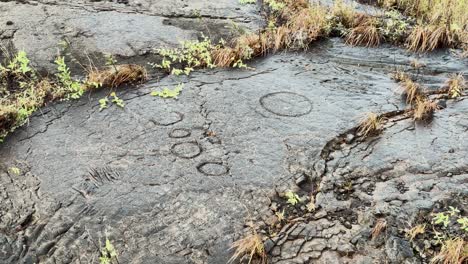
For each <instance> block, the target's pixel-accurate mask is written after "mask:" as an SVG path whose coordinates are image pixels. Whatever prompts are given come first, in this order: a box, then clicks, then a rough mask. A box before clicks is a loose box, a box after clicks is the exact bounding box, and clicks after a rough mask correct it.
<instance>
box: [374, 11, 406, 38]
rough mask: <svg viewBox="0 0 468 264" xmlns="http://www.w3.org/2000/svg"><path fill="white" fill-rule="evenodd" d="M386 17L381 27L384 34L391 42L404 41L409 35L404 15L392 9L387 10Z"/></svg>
mask: <svg viewBox="0 0 468 264" xmlns="http://www.w3.org/2000/svg"><path fill="white" fill-rule="evenodd" d="M385 17H386V18H385V19H384V20H383V23H382V25H381V28H380V30H381V31H382V33H383V35H384V36H385V37H386V38H387V39H388V40H390V41H391V42H401V41H403V40H404V38H405V37H406V36H407V31H408V27H409V24H408V23H407V22H406V21H405V19H404V17H403V15H402V14H401V13H400V12H398V11H396V10H392V11H388V12H386V13H385Z"/></svg>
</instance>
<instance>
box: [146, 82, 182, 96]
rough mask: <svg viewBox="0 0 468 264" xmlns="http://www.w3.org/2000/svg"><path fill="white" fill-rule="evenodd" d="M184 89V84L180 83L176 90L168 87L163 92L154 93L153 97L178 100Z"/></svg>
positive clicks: (152, 93)
mask: <svg viewBox="0 0 468 264" xmlns="http://www.w3.org/2000/svg"><path fill="white" fill-rule="evenodd" d="M183 88H184V84H183V83H179V84H178V85H177V86H176V87H174V89H172V90H171V89H169V88H167V87H164V88H163V90H162V91H153V92H151V95H152V96H159V97H162V98H177V96H179V94H180V92H181V91H182V89H183Z"/></svg>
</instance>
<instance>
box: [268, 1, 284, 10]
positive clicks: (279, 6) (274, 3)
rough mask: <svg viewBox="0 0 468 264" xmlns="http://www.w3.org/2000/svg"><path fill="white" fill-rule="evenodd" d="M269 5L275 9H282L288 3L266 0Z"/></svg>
mask: <svg viewBox="0 0 468 264" xmlns="http://www.w3.org/2000/svg"><path fill="white" fill-rule="evenodd" d="M265 2H266V3H267V4H268V6H269V7H270V8H271V10H273V11H277V12H278V11H281V10H282V9H283V8H285V7H286V4H285V3H281V2H278V1H276V0H266V1H265Z"/></svg>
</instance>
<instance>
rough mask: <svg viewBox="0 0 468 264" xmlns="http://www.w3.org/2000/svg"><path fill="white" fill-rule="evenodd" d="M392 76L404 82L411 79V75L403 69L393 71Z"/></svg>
mask: <svg viewBox="0 0 468 264" xmlns="http://www.w3.org/2000/svg"><path fill="white" fill-rule="evenodd" d="M391 78H392V79H393V80H395V81H397V82H403V81H406V80H408V79H410V77H409V75H408V74H406V73H405V72H403V71H401V70H397V71H396V72H394V73H392V76H391Z"/></svg>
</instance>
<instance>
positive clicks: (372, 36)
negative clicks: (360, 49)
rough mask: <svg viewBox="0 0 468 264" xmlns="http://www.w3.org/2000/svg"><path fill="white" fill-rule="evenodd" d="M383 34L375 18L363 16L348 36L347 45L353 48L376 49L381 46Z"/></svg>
mask: <svg viewBox="0 0 468 264" xmlns="http://www.w3.org/2000/svg"><path fill="white" fill-rule="evenodd" d="M381 39H382V34H381V33H380V30H379V28H378V21H377V20H376V19H375V18H372V17H367V16H362V17H361V18H360V19H358V21H357V22H355V23H354V28H352V29H351V31H350V32H349V33H348V34H347V36H346V43H347V44H349V45H352V46H366V47H375V46H378V45H380V41H381Z"/></svg>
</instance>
